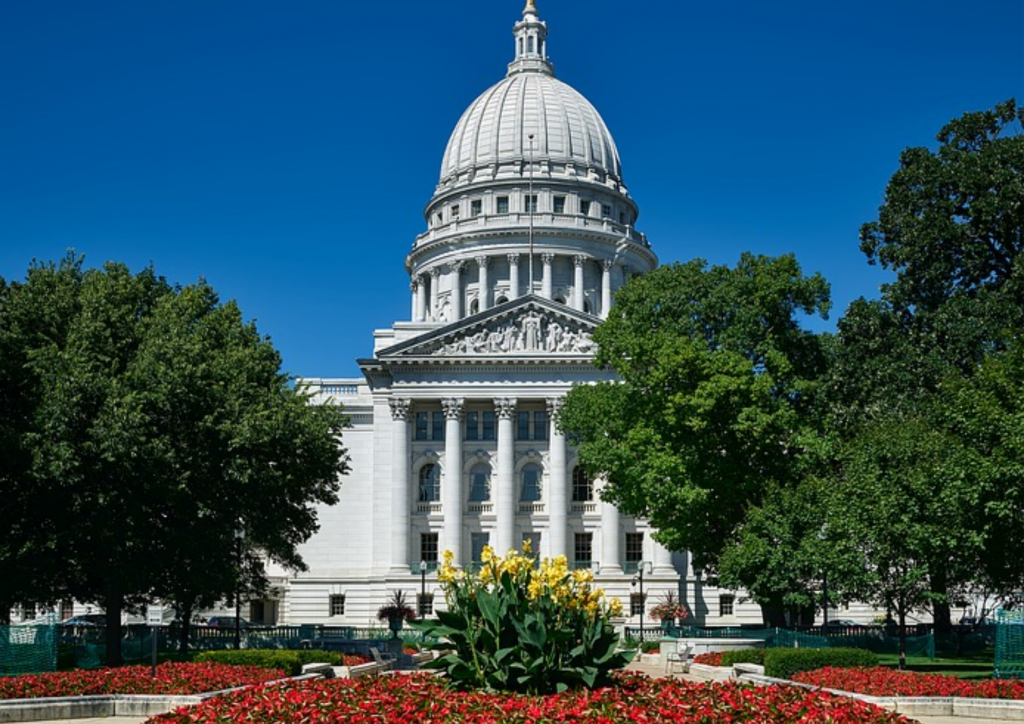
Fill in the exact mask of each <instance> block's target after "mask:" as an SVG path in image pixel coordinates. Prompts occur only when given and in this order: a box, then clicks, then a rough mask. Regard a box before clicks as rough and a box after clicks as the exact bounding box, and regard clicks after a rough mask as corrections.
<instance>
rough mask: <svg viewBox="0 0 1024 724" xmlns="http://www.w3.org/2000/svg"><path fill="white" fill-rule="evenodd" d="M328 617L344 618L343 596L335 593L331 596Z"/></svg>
mask: <svg viewBox="0 0 1024 724" xmlns="http://www.w3.org/2000/svg"><path fill="white" fill-rule="evenodd" d="M328 615H329V616H344V615H345V594H343V593H335V594H333V595H331V604H330V613H329V614H328Z"/></svg>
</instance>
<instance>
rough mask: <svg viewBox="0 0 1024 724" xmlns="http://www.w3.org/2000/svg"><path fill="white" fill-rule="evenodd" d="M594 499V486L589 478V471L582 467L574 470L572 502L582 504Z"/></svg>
mask: <svg viewBox="0 0 1024 724" xmlns="http://www.w3.org/2000/svg"><path fill="white" fill-rule="evenodd" d="M593 499H594V484H593V483H592V482H591V481H590V478H589V477H588V476H587V471H586V470H584V469H583V466H582V465H577V466H576V467H574V468H573V469H572V500H573V502H574V503H582V502H584V501H587V500H593Z"/></svg>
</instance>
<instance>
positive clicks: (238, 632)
mask: <svg viewBox="0 0 1024 724" xmlns="http://www.w3.org/2000/svg"><path fill="white" fill-rule="evenodd" d="M243 535H244V534H243V533H242V529H241V528H240V527H239V528H236V529H235V564H236V565H237V567H238V575H237V576H236V578H235V650H236V651H237V650H239V649H241V648H242V536H243Z"/></svg>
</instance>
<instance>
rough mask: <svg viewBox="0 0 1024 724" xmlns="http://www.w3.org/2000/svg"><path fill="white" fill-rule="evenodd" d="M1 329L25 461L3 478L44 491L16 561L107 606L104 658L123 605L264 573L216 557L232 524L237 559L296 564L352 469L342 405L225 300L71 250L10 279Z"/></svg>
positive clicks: (217, 587) (19, 495)
mask: <svg viewBox="0 0 1024 724" xmlns="http://www.w3.org/2000/svg"><path fill="white" fill-rule="evenodd" d="M0 339H3V340H5V342H4V343H5V344H8V345H11V347H12V348H13V349H15V350H16V351H17V354H18V355H19V356H20V359H23V360H24V361H25V363H24V366H23V375H24V379H23V385H22V388H21V392H20V394H19V395H18V396H17V399H18V400H19V401H20V403H21V404H24V405H25V406H26V409H27V411H28V413H29V414H28V415H27V416H26V418H25V420H24V423H23V424H22V425H21V426H20V427H19V428H18V429H17V430H16V434H15V435H14V437H15V439H16V440H17V444H18V445H19V446H20V448H21V449H23V450H24V451H25V453H26V454H27V455H28V456H29V459H30V463H29V465H28V467H27V470H25V471H24V472H19V474H18V475H16V476H15V477H14V478H13V479H12V480H11V483H12V491H13V493H14V496H15V498H16V499H21V500H37V501H39V500H41V501H45V502H46V505H45V506H40V508H39V509H38V510H36V509H33V510H32V511H31V513H29V514H28V518H27V520H29V521H30V522H31V525H26V529H27V533H26V537H27V542H26V543H25V544H24V545H23V546H22V548H21V553H20V554H19V553H18V552H17V551H13V553H14V554H15V555H14V556H12V560H13V561H15V562H16V563H17V562H20V561H24V560H25V558H26V556H27V555H29V554H31V555H32V556H34V557H33V559H32V561H30V562H32V563H38V564H40V567H41V570H42V571H50V570H59V571H60V572H61V575H60V576H59V577H58V578H54V579H48V578H43V579H41V581H40V584H39V586H36V588H40V587H41V588H43V589H46V591H47V593H48V595H47V599H48V600H56V599H57V598H63V597H74V598H76V599H78V600H84V601H95V602H97V603H99V604H101V605H102V606H103V607H104V609H105V610H106V612H107V618H108V620H107V624H108V625H107V637H108V638H107V643H108V645H107V656H108V663H111V664H116V663H118V661H119V658H120V648H119V639H120V614H121V611H122V609H123V607H124V606H125V605H129V606H131V605H137V604H141V603H143V602H145V601H148V600H151V599H152V598H153V597H155V596H161V597H166V598H171V599H174V600H175V601H177V602H179V603H184V602H186V601H187V599H188V598H189V597H192V598H193V599H194V600H208V599H209V598H210V597H211V596H221V595H223V594H224V593H225V592H226V591H230V590H232V589H233V588H234V587H235V586H237V585H238V582H239V581H238V579H239V576H240V575H241V574H242V571H243V569H245V570H248V572H249V573H250V574H252V575H253V576H255V579H256V580H255V583H256V584H258V583H259V575H260V573H261V569H260V568H259V567H258V566H255V565H249V566H248V567H246V566H238V565H235V564H234V563H233V562H225V561H232V560H233V555H232V552H233V550H234V536H235V531H236V530H237V529H239V528H241V529H242V530H244V531H245V533H246V537H245V541H246V543H245V545H246V551H245V559H246V560H249V561H254V560H256V558H257V556H258V554H266V555H268V556H270V557H271V558H272V559H274V560H278V561H281V562H282V563H285V564H288V565H292V566H301V559H300V558H299V556H298V554H297V551H296V546H297V545H298V544H299V543H301V542H302V541H303V540H305V539H306V538H308V536H309V535H310V534H311V533H312V532H313V531H314V530H315V529H316V515H315V507H314V506H315V505H316V504H320V503H324V504H331V503H333V502H335V501H336V499H337V498H336V493H337V488H338V485H339V482H338V478H339V476H340V475H341V474H343V473H344V472H345V471H346V470H347V462H346V461H347V458H346V455H345V452H344V450H343V448H341V447H340V445H339V443H338V438H339V436H340V432H341V428H342V426H343V424H344V416H343V415H342V413H341V411H340V410H339V409H337V408H333V407H315V406H311V405H309V404H307V402H308V401H307V399H306V398H305V396H304V395H303V394H302V393H301V392H300V391H296V390H295V389H293V388H292V387H291V386H290V381H289V379H288V378H287V376H286V375H283V374H282V373H281V372H280V359H279V357H278V355H277V353H276V352H275V351H274V349H273V346H272V345H271V343H270V341H269V340H268V339H266V338H261V337H260V336H259V335H258V333H257V332H256V329H255V327H254V326H253V325H251V324H244V323H243V322H242V320H241V314H240V312H239V310H238V308H237V306H236V305H235V304H234V303H228V304H221V303H220V302H219V301H218V299H217V296H216V294H215V293H214V292H213V290H212V289H210V288H209V286H208V285H206V284H205V283H203V282H200V283H199V284H196V285H193V286H188V287H184V288H180V287H172V286H170V285H169V284H168V283H167V282H166V281H165V280H164V279H162V278H159V277H157V276H156V275H155V273H154V272H153V270H152V269H146V270H144V271H143V272H141V273H139V274H137V275H132V274H131V273H130V272H129V271H128V269H127V268H126V267H124V266H123V265H119V264H107V265H105V266H104V267H103V268H102V269H97V270H84V269H83V266H82V260H81V259H79V258H75V257H74V256H72V255H70V254H69V255H68V256H67V257H66V258H65V259H63V260H62V261H61V262H60V263H59V264H34V265H33V266H32V268H30V270H29V273H28V276H27V278H26V281H25V282H24V283H15V284H12V285H10V287H9V288H8V293H7V297H6V304H5V306H4V307H3V310H2V317H0ZM16 514H17V513H16V512H15V515H16ZM22 514H23V515H24V514H25V511H24V510H23V511H22ZM33 526H34V527H33ZM6 552H8V551H5V553H6ZM211 557H212V558H213V559H214V560H217V561H218V566H217V567H212V566H209V565H208V562H209V561H210V559H211ZM19 564H20V563H19ZM218 567H223V568H226V569H227V570H226V571H225V570H211V569H212V568H218ZM198 571H203V574H204V575H203V576H197V575H196V574H197V572H198ZM197 586H198V587H199V588H196V587H197Z"/></svg>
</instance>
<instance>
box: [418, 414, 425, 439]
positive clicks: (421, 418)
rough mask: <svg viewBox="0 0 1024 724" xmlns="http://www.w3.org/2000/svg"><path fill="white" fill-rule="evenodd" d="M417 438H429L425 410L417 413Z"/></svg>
mask: <svg viewBox="0 0 1024 724" xmlns="http://www.w3.org/2000/svg"><path fill="white" fill-rule="evenodd" d="M416 439H417V440H426V439H427V413H425V412H417V413H416Z"/></svg>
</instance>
